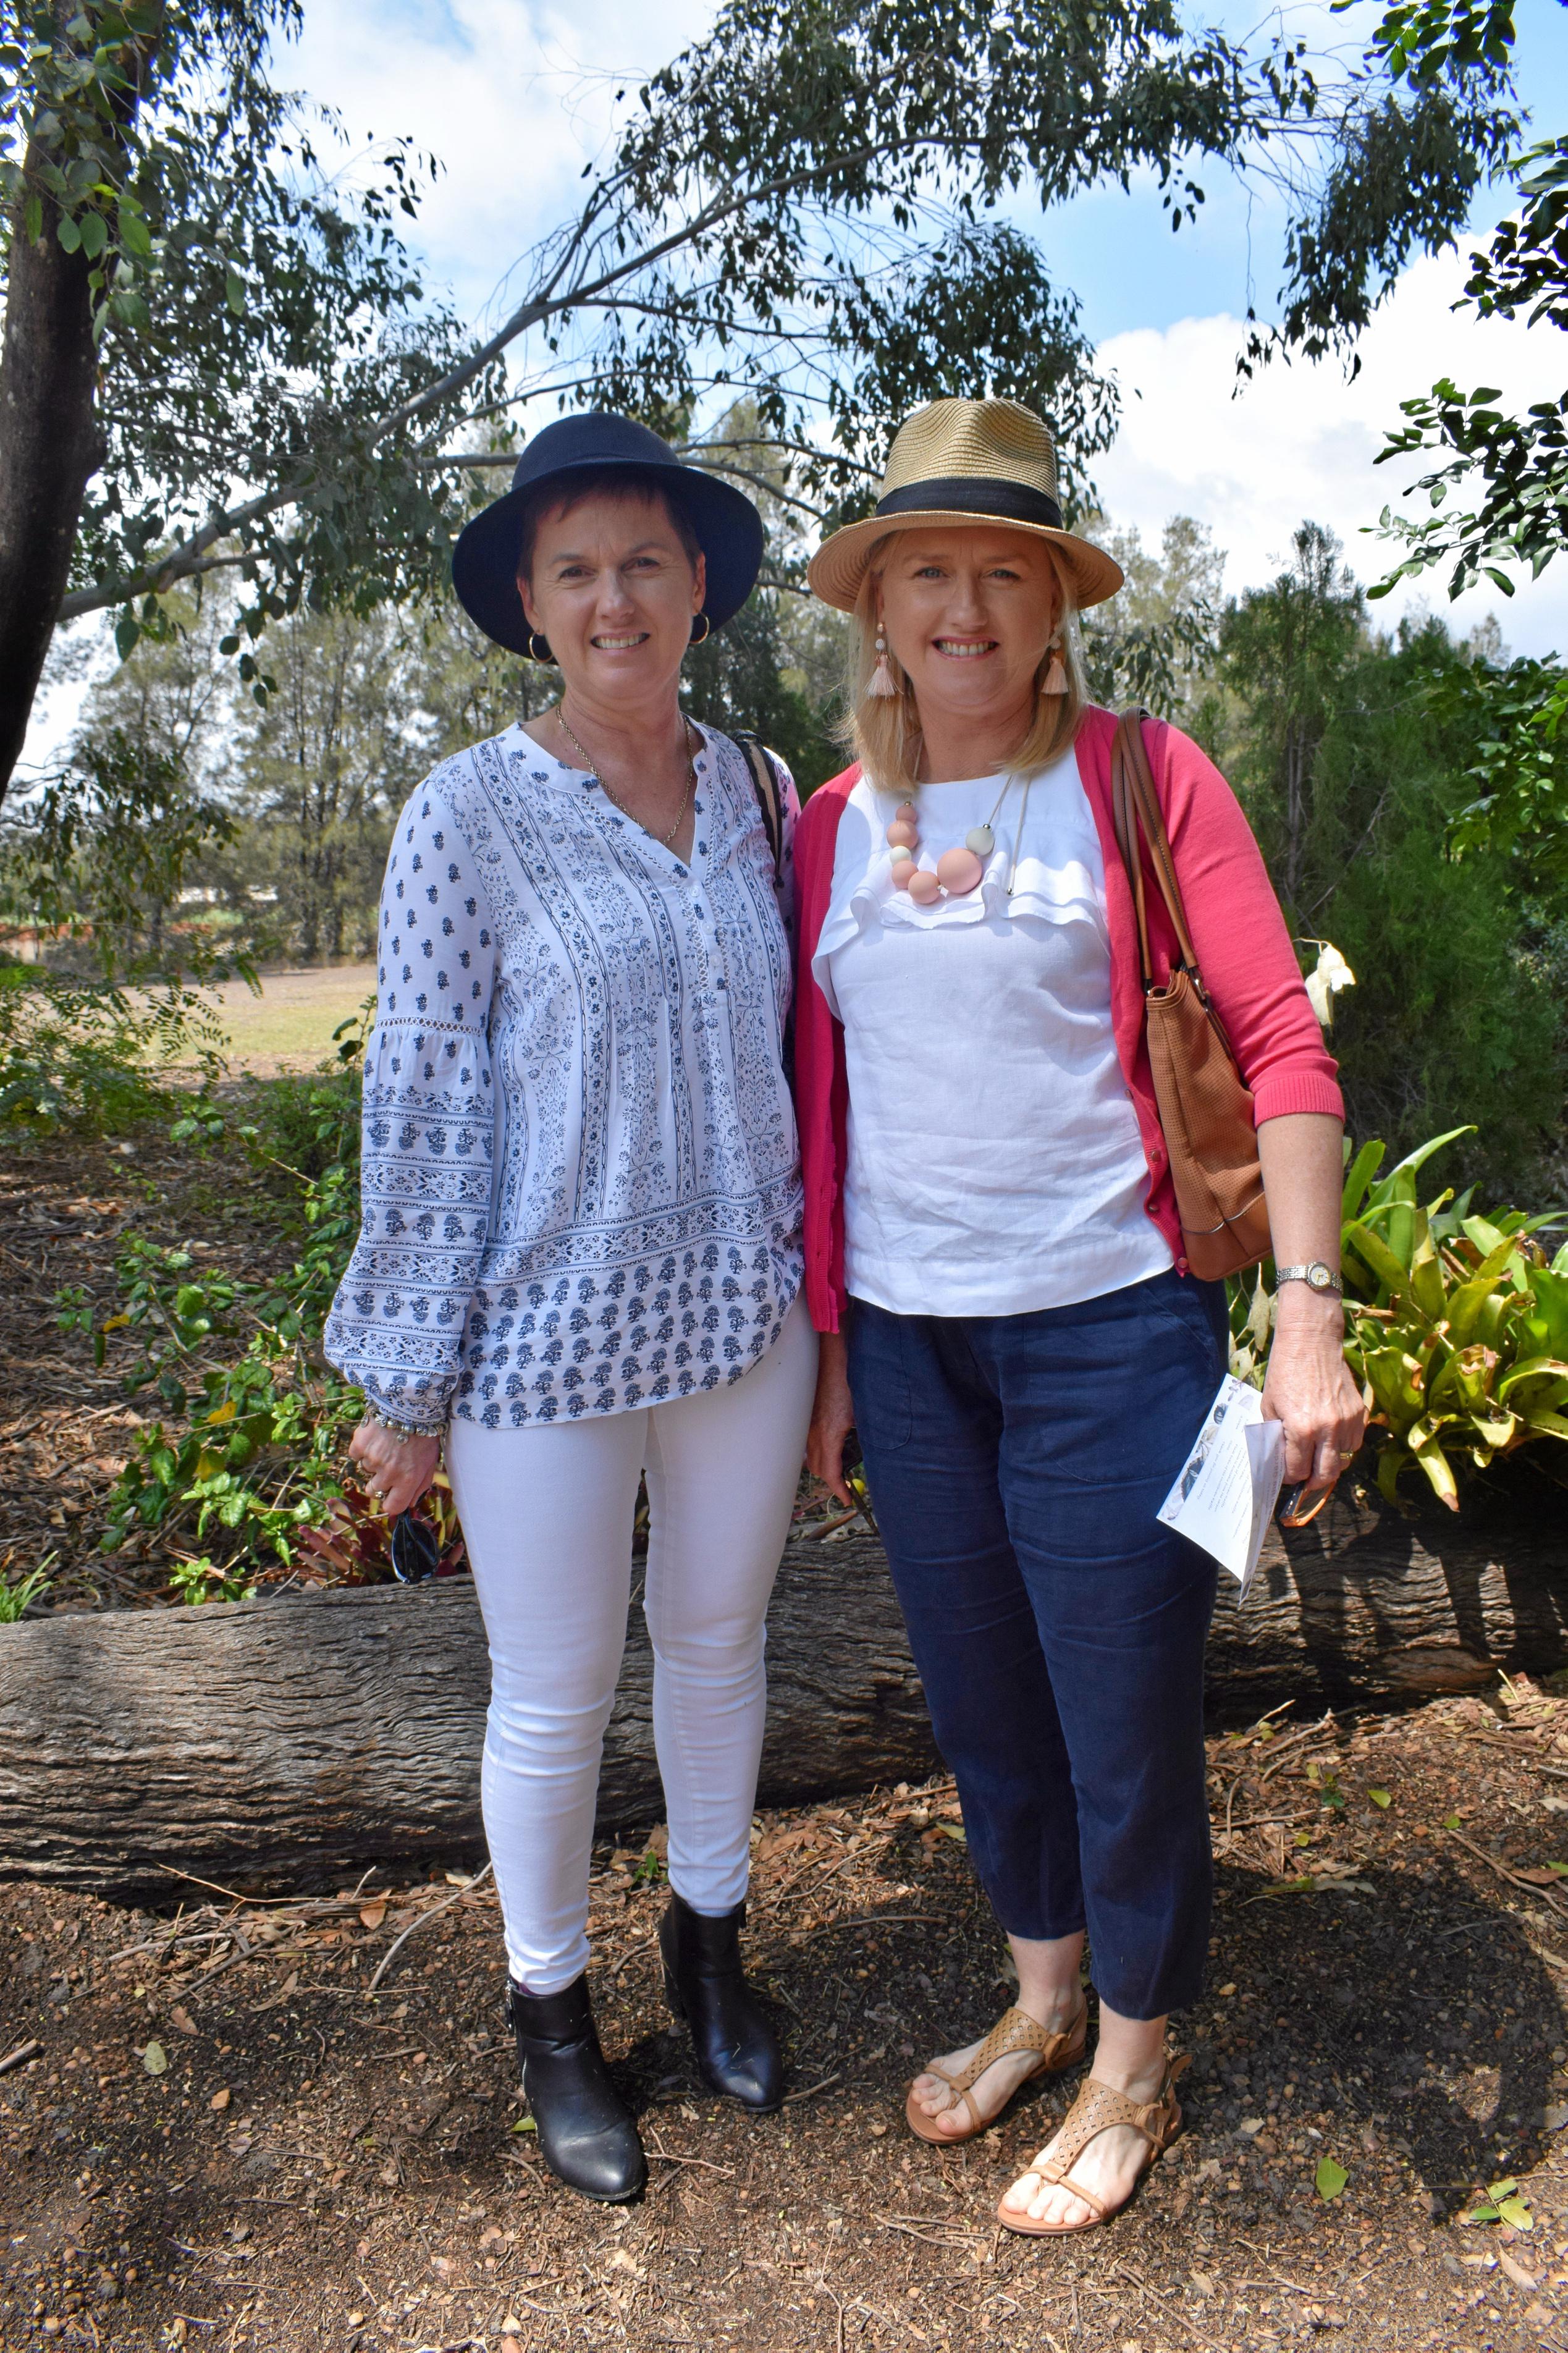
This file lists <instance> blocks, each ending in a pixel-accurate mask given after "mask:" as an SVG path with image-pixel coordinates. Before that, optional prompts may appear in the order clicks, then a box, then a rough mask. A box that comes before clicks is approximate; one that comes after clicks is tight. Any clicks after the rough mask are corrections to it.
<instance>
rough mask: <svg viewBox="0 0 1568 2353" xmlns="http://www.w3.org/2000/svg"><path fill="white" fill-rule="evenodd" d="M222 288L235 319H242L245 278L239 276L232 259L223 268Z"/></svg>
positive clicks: (243, 314) (243, 313)
mask: <svg viewBox="0 0 1568 2353" xmlns="http://www.w3.org/2000/svg"><path fill="white" fill-rule="evenodd" d="M223 289H224V293H225V295H226V298H227V301H228V307H229V309H230V310H231V311H233V312H234V315H235V317H236V318H237V319H243V318H244V316H245V280H244V279H243V278H242V277H241V276H240V274H239V272H238V270H237V269H236V268H235V266H234V264H233V262H232V261H231V262H229V263H227V264H226V267H225V269H224V273H223Z"/></svg>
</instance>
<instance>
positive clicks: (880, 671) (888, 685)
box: [866, 621, 899, 702]
mask: <svg viewBox="0 0 1568 2353" xmlns="http://www.w3.org/2000/svg"><path fill="white" fill-rule="evenodd" d="M898 691H899V690H898V688H897V687H896V686H895V684H894V683H893V673H892V671H891V670H890V669H889V667H888V640H887V636H886V634H885V632H884V630H883V628H882V624H881V623H880V621H879V622H878V624H877V667H876V669H875V670H873V671H872V672H871V678H870V682H869V684H868V686H867V689H866V700H867V702H870V701H871V700H872V699H873V698H875V699H876V700H877V701H878V702H887V701H888V700H889V698H890V697H892V696H893V695H895V694H897V692H898Z"/></svg>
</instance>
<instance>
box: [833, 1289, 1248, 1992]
mask: <svg viewBox="0 0 1568 2353" xmlns="http://www.w3.org/2000/svg"><path fill="white" fill-rule="evenodd" d="M848 1345H849V1383H850V1388H851V1390H852V1391H853V1394H854V1399H855V1414H856V1422H857V1426H858V1430H859V1433H860V1443H861V1447H862V1449H863V1451H864V1453H865V1458H866V1472H867V1479H868V1484H869V1486H870V1490H871V1496H872V1501H873V1504H874V1505H875V1508H876V1513H877V1518H878V1521H879V1525H880V1527H881V1531H882V1535H883V1537H884V1539H885V1541H886V1544H887V1548H888V1557H889V1561H890V1563H891V1565H892V1572H893V1582H894V1584H895V1586H896V1587H897V1588H898V1595H899V1600H900V1605H901V1607H902V1609H903V1613H904V1620H905V1623H906V1624H907V1626H908V1628H909V1631H910V1645H911V1647H912V1649H913V1651H914V1656H915V1663H916V1665H917V1666H918V1667H919V1669H920V1672H921V1680H922V1682H923V1683H924V1684H925V1693H926V1701H927V1704H928V1705H929V1707H930V1709H931V1724H932V1726H933V1728H934V1730H935V1733H936V1739H937V1746H939V1748H940V1749H941V1750H942V1756H943V1757H945V1758H946V1760H947V1763H948V1765H949V1767H951V1769H952V1773H953V1775H954V1777H955V1778H956V1780H957V1783H958V1793H959V1797H960V1799H961V1800H962V1802H963V1820H964V1828H965V1831H966V1834H967V1838H968V1843H969V1853H970V1856H971V1858H972V1860H973V1864H974V1868H975V1870H976V1872H977V1873H979V1876H980V1880H981V1883H982V1885H983V1886H984V1889H985V1893H986V1894H987V1895H988V1896H989V1897H990V1899H991V1903H992V1905H993V1906H994V1910H995V1913H996V1916H997V1918H998V1920H999V1921H1000V1922H1001V1924H1002V1926H1003V1927H1004V1928H1005V1929H1006V1930H1007V1931H1008V1932H1009V1934H1011V1935H1013V1936H1025V1937H1031V1938H1044V1937H1055V1936H1071V1935H1073V1934H1074V1933H1076V1932H1077V1931H1078V1930H1079V1929H1081V1928H1084V1927H1087V1928H1088V1930H1089V1946H1090V1953H1091V1957H1092V1964H1093V1971H1094V1981H1095V1984H1096V1986H1097V1987H1098V1989H1099V1990H1100V1997H1101V1999H1102V2000H1105V2001H1107V2002H1109V2003H1110V2007H1111V2008H1112V2009H1113V2010H1117V2011H1119V2012H1120V2013H1121V2015H1122V2016H1123V2017H1124V2018H1140V2019H1145V2018H1159V2017H1162V2016H1163V2015H1164V2013H1165V2012H1166V2011H1168V2010H1179V2009H1181V2008H1182V2007H1183V2006H1184V2004H1185V2003H1187V2002H1190V2001H1192V2000H1194V1999H1195V1998H1196V1996H1197V1994H1198V1992H1199V1990H1200V1989H1201V1986H1202V1982H1203V1970H1204V1961H1205V1954H1206V1952H1207V1947H1208V1931H1209V1911H1210V1904H1211V1897H1212V1883H1213V1865H1212V1862H1211V1857H1210V1851H1209V1826H1208V1808H1207V1803H1206V1799H1205V1757H1204V1745H1203V1678H1204V1645H1205V1640H1206V1638H1207V1634H1208V1626H1209V1619H1210V1616H1211V1614H1212V1612H1213V1609H1214V1597H1215V1574H1216V1571H1215V1564H1214V1562H1213V1561H1212V1560H1211V1559H1210V1558H1209V1556H1207V1554H1205V1553H1202V1552H1200V1551H1198V1550H1197V1549H1196V1547H1195V1546H1192V1545H1190V1544H1189V1543H1187V1541H1186V1540H1185V1539H1184V1537H1180V1536H1175V1535H1172V1534H1171V1533H1170V1531H1169V1530H1168V1529H1167V1528H1165V1527H1164V1526H1163V1525H1162V1524H1161V1522H1160V1521H1159V1519H1158V1518H1157V1517H1156V1514H1157V1513H1158V1511H1159V1508H1160V1505H1161V1504H1163V1502H1164V1499H1165V1496H1166V1494H1167V1493H1169V1491H1170V1487H1171V1484H1172V1482H1173V1479H1174V1478H1175V1475H1176V1472H1178V1470H1179V1469H1180V1468H1181V1465H1182V1463H1183V1461H1184V1460H1185V1457H1186V1455H1187V1453H1188V1451H1189V1450H1190V1449H1191V1447H1192V1444H1193V1441H1194V1439H1195V1438H1196V1436H1197V1434H1198V1431H1199V1430H1200V1429H1201V1427H1202V1425H1203V1419H1204V1415H1205V1412H1206V1410H1207V1409H1208V1406H1209V1404H1210V1402H1211V1400H1212V1398H1213V1397H1214V1393H1215V1389H1216V1388H1218V1386H1219V1382H1220V1379H1221V1377H1222V1376H1223V1374H1224V1372H1225V1369H1226V1361H1227V1339H1226V1312H1225V1292H1224V1286H1223V1285H1222V1284H1219V1283H1200V1282H1197V1281H1195V1280H1194V1278H1193V1277H1191V1276H1182V1275H1178V1274H1176V1273H1175V1272H1171V1273H1168V1274H1162V1275H1156V1276H1155V1277H1154V1278H1153V1279H1152V1281H1150V1282H1140V1283H1133V1284H1131V1285H1129V1286H1128V1288H1127V1289H1125V1290H1123V1291H1115V1292H1111V1293H1108V1294H1107V1295H1106V1296H1105V1297H1104V1298H1101V1299H1090V1300H1085V1301H1084V1302H1082V1303H1080V1304H1079V1305H1076V1306H1072V1307H1053V1308H1047V1309H1044V1310H1042V1311H1040V1312H1039V1313H1037V1314H1027V1315H976V1316H936V1315H891V1314H888V1313H887V1312H886V1311H885V1310H884V1309H882V1308H879V1307H873V1306H871V1305H869V1304H868V1303H867V1302H866V1301H864V1300H859V1299H857V1300H853V1301H852V1302H851V1303H850V1314H849V1343H848Z"/></svg>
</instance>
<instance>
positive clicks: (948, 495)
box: [877, 474, 1063, 531]
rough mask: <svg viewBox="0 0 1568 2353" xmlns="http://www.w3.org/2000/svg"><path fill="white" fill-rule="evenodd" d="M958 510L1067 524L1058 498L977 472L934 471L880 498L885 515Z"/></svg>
mask: <svg viewBox="0 0 1568 2353" xmlns="http://www.w3.org/2000/svg"><path fill="white" fill-rule="evenodd" d="M933 508H941V509H945V510H947V511H949V512H952V513H954V514H984V515H994V516H995V517H996V519H997V521H998V522H1032V523H1037V524H1043V525H1044V527H1045V528H1046V529H1047V531H1060V530H1062V528H1063V523H1062V511H1061V509H1060V507H1058V504H1057V502H1056V501H1055V499H1051V498H1047V496H1046V493H1045V491H1037V490H1035V489H1033V488H1032V487H1031V486H1030V484H1029V483H1027V482H1007V481H1001V480H997V479H996V478H995V477H994V476H991V477H989V478H987V477H984V476H976V475H973V474H934V475H932V477H931V480H929V481H925V482H906V483H905V484H904V487H903V488H902V490H899V491H889V492H888V495H887V497H886V498H885V499H879V500H878V501H877V512H878V514H879V516H881V515H888V516H892V515H900V514H921V513H925V512H928V511H930V510H931V509H933Z"/></svg>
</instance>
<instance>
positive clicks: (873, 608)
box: [838, 532, 1089, 794]
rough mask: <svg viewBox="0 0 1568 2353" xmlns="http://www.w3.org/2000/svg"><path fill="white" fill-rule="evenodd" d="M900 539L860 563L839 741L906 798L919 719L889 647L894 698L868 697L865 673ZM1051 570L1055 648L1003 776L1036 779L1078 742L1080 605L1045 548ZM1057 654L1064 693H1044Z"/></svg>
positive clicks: (1083, 690) (916, 758) (912, 781)
mask: <svg viewBox="0 0 1568 2353" xmlns="http://www.w3.org/2000/svg"><path fill="white" fill-rule="evenodd" d="M898 536H899V533H896V532H888V533H885V534H884V535H883V537H882V538H880V539H879V540H878V541H877V542H876V543H875V545H874V546H873V547H872V549H871V553H870V555H869V557H868V561H867V565H866V572H865V576H864V578H863V579H862V580H861V583H860V590H859V594H858V596H857V597H856V599H855V610H854V613H853V615H852V616H851V619H850V629H849V669H848V677H847V696H848V703H849V709H848V713H847V717H846V718H845V720H844V723H843V725H842V726H841V727H840V729H839V731H838V732H839V736H840V739H841V741H842V742H843V744H844V745H845V747H846V749H847V751H849V752H851V753H853V754H854V756H855V758H856V759H858V761H859V763H860V765H861V766H862V767H863V768H864V769H865V771H866V774H867V775H868V776H869V777H870V779H871V781H872V783H873V784H875V785H878V786H880V787H881V788H882V789H883V790H884V791H887V792H895V793H900V794H902V793H907V792H912V791H913V790H914V788H915V787H916V786H917V785H918V784H919V782H920V778H919V776H918V773H917V771H918V770H919V767H920V750H921V715H920V706H919V704H918V703H917V702H916V700H915V692H914V688H913V687H912V686H911V684H910V679H909V674H908V672H907V671H906V670H905V669H904V667H903V665H902V663H901V662H900V660H899V658H898V656H897V655H896V654H895V653H894V652H893V651H892V650H891V649H890V648H889V653H888V668H889V670H890V671H891V672H892V675H893V679H894V681H895V682H896V684H897V686H898V690H899V691H898V693H897V694H896V695H886V696H884V695H868V694H867V692H866V689H867V687H868V685H869V684H870V682H871V673H872V671H873V670H875V669H876V667H877V584H878V582H879V580H880V579H881V576H882V572H883V569H884V566H885V565H886V563H887V557H888V551H889V548H890V547H891V546H892V543H893V542H894V540H895V539H896V538H897V537H898ZM1047 554H1050V558H1051V570H1052V572H1053V573H1054V574H1055V575H1056V582H1057V594H1058V597H1059V599H1060V605H1059V608H1058V616H1057V623H1058V628H1059V629H1060V632H1061V643H1060V645H1059V646H1058V647H1055V648H1047V651H1046V655H1045V658H1044V659H1043V660H1042V662H1041V664H1040V667H1039V670H1038V671H1037V673H1036V679H1035V688H1036V695H1035V720H1034V724H1033V726H1032V727H1031V728H1030V729H1029V732H1028V733H1027V734H1026V736H1025V738H1024V740H1023V742H1022V743H1021V744H1019V746H1018V748H1017V750H1016V752H1015V753H1014V754H1013V756H1012V758H1011V759H1010V760H1009V761H1008V762H1007V764H1006V766H1007V773H1008V775H1009V776H1035V775H1037V774H1038V772H1039V770H1040V769H1042V768H1045V767H1048V766H1049V765H1050V763H1051V762H1052V761H1053V760H1055V759H1058V758H1059V757H1060V755H1061V754H1062V753H1064V752H1065V751H1067V750H1068V747H1069V745H1070V744H1073V743H1075V742H1076V741H1077V738H1078V731H1079V723H1080V722H1081V720H1082V718H1083V714H1084V711H1085V709H1086V707H1087V705H1088V702H1089V689H1088V687H1087V686H1086V685H1085V683H1084V675H1083V659H1082V656H1081V655H1080V653H1079V641H1078V607H1077V606H1076V605H1075V604H1074V602H1073V596H1072V584H1071V582H1070V581H1069V580H1068V576H1067V574H1066V572H1065V571H1064V569H1063V567H1062V565H1060V564H1058V562H1057V559H1056V556H1055V554H1054V553H1052V552H1051V550H1050V549H1049V546H1048V545H1047ZM1057 653H1059V655H1060V656H1061V662H1062V668H1063V669H1064V670H1066V672H1067V680H1068V684H1067V692H1066V693H1065V694H1042V693H1041V692H1040V691H1039V689H1040V687H1041V685H1042V684H1043V683H1044V681H1045V676H1046V672H1047V670H1048V669H1049V668H1050V664H1051V660H1052V658H1053V654H1057Z"/></svg>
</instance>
